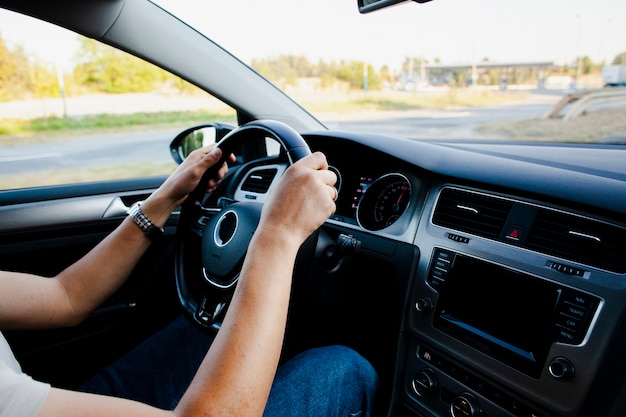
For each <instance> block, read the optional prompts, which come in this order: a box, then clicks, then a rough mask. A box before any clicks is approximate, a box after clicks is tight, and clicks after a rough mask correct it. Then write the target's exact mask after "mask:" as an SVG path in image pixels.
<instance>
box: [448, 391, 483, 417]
mask: <svg viewBox="0 0 626 417" xmlns="http://www.w3.org/2000/svg"><path fill="white" fill-rule="evenodd" d="M450 414H451V415H452V417H475V416H479V415H480V406H479V404H478V400H476V398H474V396H473V395H472V394H468V393H466V392H465V393H463V394H459V395H457V396H456V397H455V398H454V399H453V400H452V402H451V403H450Z"/></svg>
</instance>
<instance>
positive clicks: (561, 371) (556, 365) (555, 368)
mask: <svg viewBox="0 0 626 417" xmlns="http://www.w3.org/2000/svg"><path fill="white" fill-rule="evenodd" d="M548 371H550V375H552V376H553V377H554V378H555V379H557V380H559V381H563V382H567V381H570V380H571V379H572V378H574V373H575V372H574V364H573V363H572V362H571V361H570V360H569V359H567V358H564V357H562V356H559V357H558V358H554V359H552V361H551V362H550V365H548Z"/></svg>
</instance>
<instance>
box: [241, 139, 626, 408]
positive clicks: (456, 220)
mask: <svg viewBox="0 0 626 417" xmlns="http://www.w3.org/2000/svg"><path fill="white" fill-rule="evenodd" d="M305 139H306V140H307V142H308V143H309V144H310V146H311V148H312V150H321V151H323V152H324V153H325V154H326V156H327V158H328V161H329V164H330V165H331V169H332V170H334V171H335V172H336V173H337V175H338V178H339V181H338V183H337V188H338V189H339V198H338V200H337V210H336V213H335V214H334V215H333V216H332V217H331V219H330V220H329V221H328V223H329V224H331V225H333V226H336V227H339V228H340V229H341V230H342V232H343V233H344V234H347V235H350V236H360V239H364V236H365V237H367V236H369V237H371V238H384V239H386V240H389V241H392V242H397V243H398V244H403V245H408V246H410V247H413V248H415V251H414V252H403V253H405V254H412V255H411V256H410V257H402V256H400V255H397V256H394V255H389V256H391V257H392V261H390V263H391V264H394V265H400V264H404V265H405V266H406V267H405V268H404V269H402V271H403V272H402V274H406V275H407V276H402V277H399V278H401V279H399V281H401V282H406V286H401V287H400V288H399V289H398V291H399V292H400V294H398V296H397V297H396V300H403V301H401V302H402V304H403V305H402V306H401V309H402V314H401V315H399V316H397V317H396V318H395V319H397V320H399V321H400V323H393V324H392V323H389V326H390V327H394V328H395V327H396V326H397V328H398V329H399V330H398V332H397V334H396V336H397V338H398V339H397V353H396V354H395V355H396V357H395V358H394V361H395V367H394V371H393V379H394V384H395V385H396V387H397V388H396V390H395V392H394V394H393V395H394V397H395V400H394V401H395V407H396V414H395V415H398V416H406V417H420V416H454V417H461V416H462V417H469V416H483V417H488V416H491V417H495V416H524V417H553V416H580V415H619V414H615V413H617V411H616V410H618V409H619V407H622V406H624V402H625V400H624V399H620V398H621V397H620V395H619V392H621V391H620V390H623V389H625V388H626V387H625V386H624V382H623V377H622V376H621V375H623V374H624V372H626V365H625V364H624V361H623V360H621V358H620V357H621V353H620V352H621V350H622V347H623V345H624V342H625V336H624V335H625V334H626V327H625V317H626V311H625V306H626V257H624V255H623V254H624V248H626V223H625V222H624V219H625V218H626V217H625V216H624V215H625V214H626V212H625V210H626V205H623V203H624V199H625V198H626V193H624V189H623V184H624V181H625V180H626V166H625V165H624V164H623V161H624V160H626V152H625V151H624V150H620V149H617V148H606V147H605V148H602V147H583V148H580V147H578V148H576V147H568V146H563V145H561V146H559V147H549V146H545V145H540V144H525V145H497V146H492V145H489V144H480V143H479V144H476V143H474V144H462V143H449V142H445V143H424V142H420V143H419V144H417V143H416V144H409V145H406V144H405V142H404V141H403V142H398V143H395V142H393V139H389V138H380V137H376V136H372V137H370V138H369V144H368V138H367V137H366V138H365V140H364V138H363V137H362V136H359V138H358V141H359V143H356V141H355V140H354V139H355V138H354V137H352V136H351V134H348V133H346V134H338V133H336V132H335V133H332V134H329V133H312V134H309V135H306V136H305ZM401 143H402V144H401ZM403 147H404V148H403ZM266 168H267V167H257V168H255V170H265V169H266ZM244 182H245V181H244ZM370 246H372V247H373V246H376V243H373V244H371V245H370ZM391 252H392V251H390V252H389V253H391ZM372 253H373V252H372ZM403 256H404V255H403ZM391 271H392V269H390V274H392V273H393V272H391ZM406 271H408V272H406ZM394 317H395V316H394ZM599 380H603V381H607V380H609V381H614V383H612V384H607V383H606V382H603V383H602V384H601V385H600V384H598V381H599ZM612 413H613V414H612Z"/></svg>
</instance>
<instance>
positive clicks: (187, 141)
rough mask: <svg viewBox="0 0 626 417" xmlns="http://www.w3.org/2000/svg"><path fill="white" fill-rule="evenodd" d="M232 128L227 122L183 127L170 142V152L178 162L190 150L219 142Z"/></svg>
mask: <svg viewBox="0 0 626 417" xmlns="http://www.w3.org/2000/svg"><path fill="white" fill-rule="evenodd" d="M234 128H235V126H233V125H230V124H227V123H208V124H203V125H198V126H194V127H190V128H189V129H185V130H183V131H182V132H181V133H179V134H178V135H176V137H175V138H174V140H172V142H171V143H170V154H171V155H172V158H174V161H176V163H177V164H180V163H181V162H183V161H184V160H185V158H187V156H188V155H189V154H190V153H191V152H193V151H195V150H196V149H200V148H202V147H204V146H207V145H210V144H212V143H217V142H219V140H220V139H222V138H223V137H224V136H226V135H227V134H228V133H229V132H230V131H231V130H233V129H234Z"/></svg>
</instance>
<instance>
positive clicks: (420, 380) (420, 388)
mask: <svg viewBox="0 0 626 417" xmlns="http://www.w3.org/2000/svg"><path fill="white" fill-rule="evenodd" d="M411 388H413V392H415V393H416V394H417V395H419V396H420V397H429V396H431V395H432V394H434V393H435V391H436V390H437V376H436V375H435V371H433V370H432V369H430V368H424V369H421V370H420V371H418V372H417V373H416V374H415V376H414V377H413V381H411Z"/></svg>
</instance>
